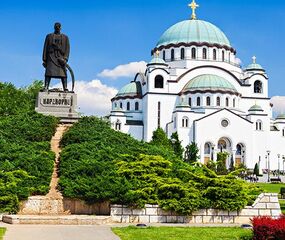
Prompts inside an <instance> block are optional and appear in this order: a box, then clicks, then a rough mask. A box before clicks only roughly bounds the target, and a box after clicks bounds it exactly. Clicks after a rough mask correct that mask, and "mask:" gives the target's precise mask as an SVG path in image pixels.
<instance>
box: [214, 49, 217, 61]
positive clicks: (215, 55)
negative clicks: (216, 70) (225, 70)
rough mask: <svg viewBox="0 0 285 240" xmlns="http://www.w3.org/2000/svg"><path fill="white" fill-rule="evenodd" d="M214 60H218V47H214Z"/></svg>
mask: <svg viewBox="0 0 285 240" xmlns="http://www.w3.org/2000/svg"><path fill="white" fill-rule="evenodd" d="M213 60H215V61H216V60H217V50H216V49H214V50H213Z"/></svg>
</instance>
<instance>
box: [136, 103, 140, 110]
mask: <svg viewBox="0 0 285 240" xmlns="http://www.w3.org/2000/svg"><path fill="white" fill-rule="evenodd" d="M135 110H136V111H139V110H140V105H139V103H138V102H136V103H135Z"/></svg>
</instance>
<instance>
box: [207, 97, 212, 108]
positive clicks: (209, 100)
mask: <svg viewBox="0 0 285 240" xmlns="http://www.w3.org/2000/svg"><path fill="white" fill-rule="evenodd" d="M207 106H211V98H210V97H207Z"/></svg>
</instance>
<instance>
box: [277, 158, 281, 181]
mask: <svg viewBox="0 0 285 240" xmlns="http://www.w3.org/2000/svg"><path fill="white" fill-rule="evenodd" d="M277 156H278V179H280V156H281V155H280V154H277Z"/></svg>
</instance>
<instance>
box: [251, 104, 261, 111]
mask: <svg viewBox="0 0 285 240" xmlns="http://www.w3.org/2000/svg"><path fill="white" fill-rule="evenodd" d="M248 111H249V112H263V109H262V108H261V107H260V106H259V105H257V104H255V105H253V106H252V107H251V108H250V109H249V110H248Z"/></svg>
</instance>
